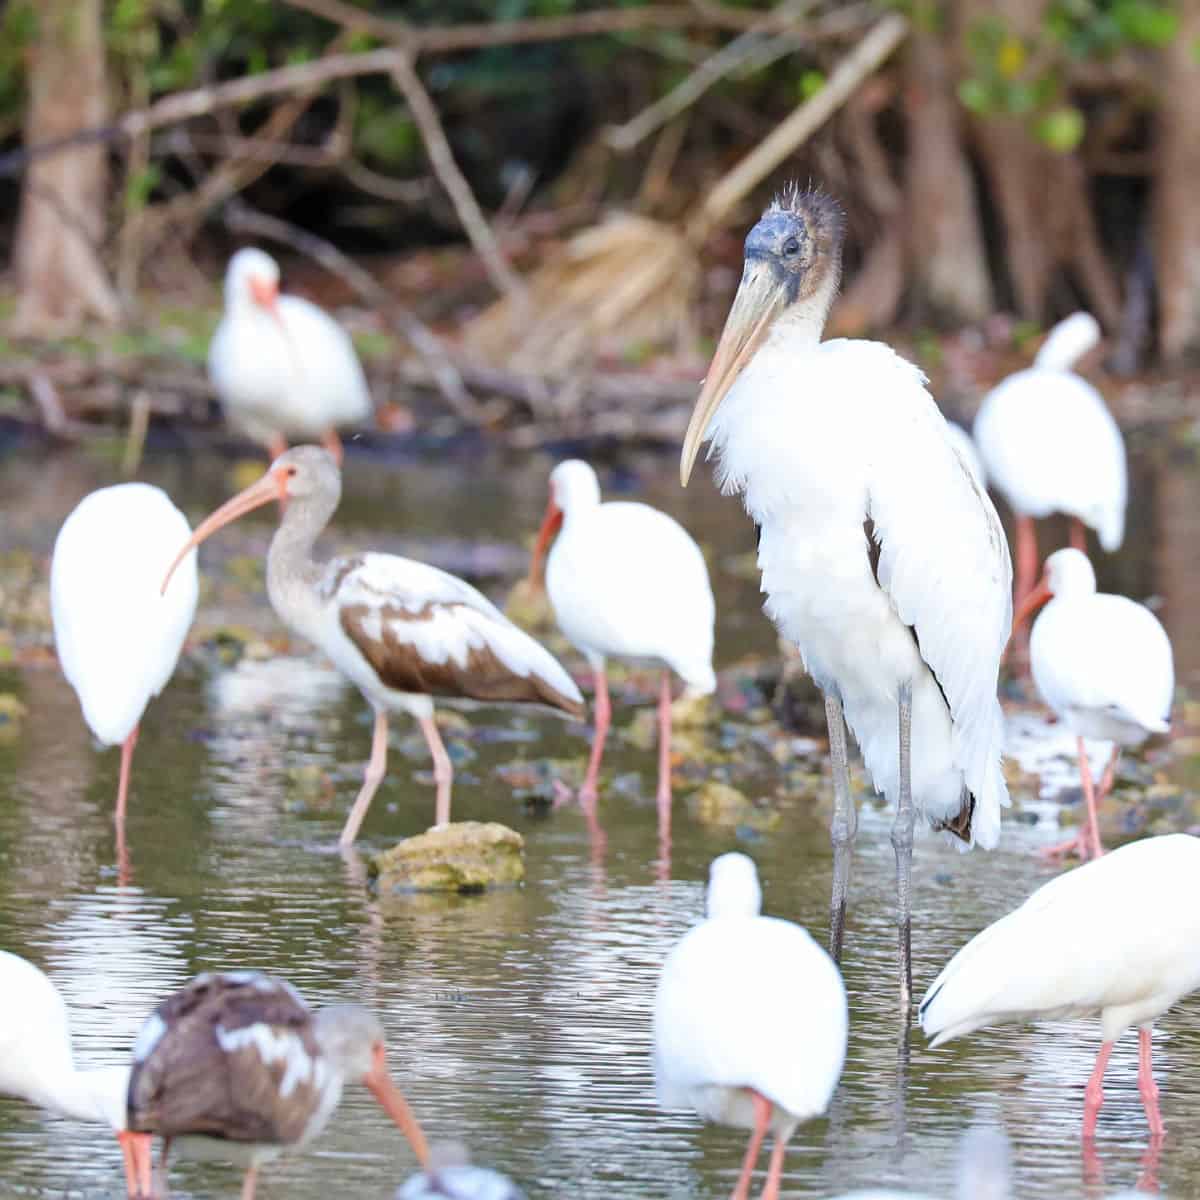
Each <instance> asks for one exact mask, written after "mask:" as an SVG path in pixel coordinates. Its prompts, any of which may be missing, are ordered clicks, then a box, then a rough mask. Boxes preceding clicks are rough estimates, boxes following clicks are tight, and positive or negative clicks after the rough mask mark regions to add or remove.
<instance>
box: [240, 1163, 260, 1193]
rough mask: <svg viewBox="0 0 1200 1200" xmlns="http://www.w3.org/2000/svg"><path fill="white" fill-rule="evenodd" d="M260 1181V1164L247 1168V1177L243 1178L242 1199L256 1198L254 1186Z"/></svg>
mask: <svg viewBox="0 0 1200 1200" xmlns="http://www.w3.org/2000/svg"><path fill="white" fill-rule="evenodd" d="M257 1183H258V1164H257V1163H255V1164H254V1165H253V1166H252V1167H247V1168H246V1177H245V1179H243V1180H242V1200H254V1186H255V1184H257Z"/></svg>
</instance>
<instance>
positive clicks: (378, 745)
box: [338, 709, 388, 846]
mask: <svg viewBox="0 0 1200 1200" xmlns="http://www.w3.org/2000/svg"><path fill="white" fill-rule="evenodd" d="M387 744H388V719H387V712H386V711H385V710H384V709H379V710H378V711H377V712H376V713H375V732H374V734H373V735H372V737H371V757H370V760H369V761H368V762H367V770H366V774H365V775H364V776H363V784H362V787H361V788H360V789H359V793H358V797H357V798H356V799H355V801H354V806H353V807H352V808H351V809H350V815H349V816H348V817H347V818H346V824H345V825H344V826H343V827H342V836H341V837H339V838H338V845H339V846H351V845H353V844H354V839H355V838H356V837H358V831H359V830H360V829H361V828H362V823H363V820H364V819H365V818H366V815H367V809H369V808H370V807H371V801H372V800H373V799H374V798H375V793H376V791H377V790H378V788H379V784H380V782H381V781H382V779H383V775H384V772H385V771H386V770H387Z"/></svg>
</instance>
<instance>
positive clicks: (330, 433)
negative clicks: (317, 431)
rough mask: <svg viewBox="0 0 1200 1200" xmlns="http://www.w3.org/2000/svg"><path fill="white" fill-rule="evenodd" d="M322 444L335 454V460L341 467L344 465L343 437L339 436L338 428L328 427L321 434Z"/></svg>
mask: <svg viewBox="0 0 1200 1200" xmlns="http://www.w3.org/2000/svg"><path fill="white" fill-rule="evenodd" d="M321 445H322V446H324V447H325V449H326V450H328V451H329V453H330V454H332V455H333V461H334V462H335V463H337V465H338V466H339V467H340V466H341V465H342V457H343V451H342V439H341V438H340V437H338V431H337V430H336V429H327V430H325V432H324V433H323V434H321Z"/></svg>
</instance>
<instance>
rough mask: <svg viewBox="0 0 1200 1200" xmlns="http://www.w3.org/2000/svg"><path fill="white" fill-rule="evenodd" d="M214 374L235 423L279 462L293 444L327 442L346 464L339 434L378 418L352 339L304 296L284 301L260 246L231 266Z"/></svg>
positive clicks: (213, 349) (211, 355) (212, 354)
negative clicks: (375, 416)
mask: <svg viewBox="0 0 1200 1200" xmlns="http://www.w3.org/2000/svg"><path fill="white" fill-rule="evenodd" d="M208 373H209V377H210V378H211V380H212V384H213V387H214V388H215V389H216V392H217V395H218V396H219V397H220V399H221V404H222V405H223V407H224V409H225V416H226V419H227V420H228V421H229V423H230V425H232V426H233V428H234V429H236V430H237V431H238V432H239V433H242V434H244V435H245V436H246V437H248V438H250V439H252V440H253V441H256V442H261V443H262V444H263V445H265V446H266V447H267V448H268V449H269V450H270V452H271V456H272V457H276V456H278V455H279V454H282V453H283V451H284V450H286V449H287V441H288V439H289V438H290V439H294V440H297V441H317V440H318V439H319V440H322V441H323V442H324V443H325V445H326V447H327V448H328V449H329V450H330V452H331V453H332V454H333V455H334V457H335V458H337V459H338V461H339V462H340V461H341V456H342V447H341V442H340V441H339V439H338V434H337V431H338V429H340V428H344V427H346V426H354V425H361V424H362V423H363V422H364V421H366V420H367V418H368V417H369V416H370V413H371V396H370V393H369V392H368V390H367V381H366V377H365V376H364V375H363V370H362V366H361V365H360V363H359V361H358V355H357V354H356V353H355V351H354V343H353V342H352V341H351V340H350V337H349V335H348V334H347V333H346V331H345V330H344V329H343V328H342V327H341V326H340V325H339V324H338V323H337V322H336V321H335V320H334V319H333V318H332V317H331V316H329V314H328V313H326V312H324V311H322V310H321V309H320V308H318V307H317V306H316V305H315V304H312V303H311V302H309V301H308V300H305V299H303V297H300V296H281V295H280V294H279V266H278V264H277V263H276V262H275V260H274V259H273V258H272V257H271V256H270V255H269V254H267V253H265V252H264V251H262V250H258V249H254V248H247V249H244V250H239V251H238V252H237V253H236V254H235V255H234V256H233V258H231V259H230V260H229V266H228V268H227V269H226V272H225V313H224V315H223V316H222V318H221V322H220V324H219V325H218V326H217V329H216V332H215V333H214V334H213V340H212V345H211V346H210V347H209V351H208Z"/></svg>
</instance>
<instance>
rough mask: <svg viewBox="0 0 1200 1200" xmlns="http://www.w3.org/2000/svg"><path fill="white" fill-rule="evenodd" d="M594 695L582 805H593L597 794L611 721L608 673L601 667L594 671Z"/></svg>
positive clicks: (581, 790)
mask: <svg viewBox="0 0 1200 1200" xmlns="http://www.w3.org/2000/svg"><path fill="white" fill-rule="evenodd" d="M595 686H596V696H595V699H594V700H593V701H592V711H593V712H594V713H595V714H596V731H595V733H593V734H592V753H591V755H590V756H589V757H588V765H587V774H586V775H585V776H584V779H583V787H581V788H580V789H579V799H580V802H581V803H582V804H584V805H594V804H595V803H596V797H597V795H598V794H599V793H598V791H597V788H596V781H597V780H598V779H599V778H600V760H601V759H602V758H603V757H604V742H605V739H606V738H607V737H608V727H609V725H610V724H611V723H612V705H611V704H610V703H609V699H608V675H607V673H606V672H605V670H604V668H603V667H601V668H600V669H599V670H598V671H597V672H596V684H595Z"/></svg>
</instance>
